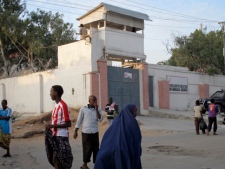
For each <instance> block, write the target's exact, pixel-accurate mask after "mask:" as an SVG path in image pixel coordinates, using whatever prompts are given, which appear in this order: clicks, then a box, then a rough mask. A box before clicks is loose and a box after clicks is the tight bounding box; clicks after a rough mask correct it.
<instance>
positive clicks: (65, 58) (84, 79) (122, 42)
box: [0, 3, 149, 114]
mask: <svg viewBox="0 0 225 169" xmlns="http://www.w3.org/2000/svg"><path fill="white" fill-rule="evenodd" d="M144 20H149V18H148V16H147V15H146V14H142V13H139V12H135V11H131V10H127V9H123V8H119V7H116V6H112V5H109V4H106V3H101V4H100V5H99V6H97V7H96V8H94V9H92V10H91V11H89V12H87V13H86V14H84V15H83V16H81V17H80V18H78V21H79V22H80V23H82V24H83V25H84V27H85V28H87V29H88V30H89V31H88V32H89V36H88V37H87V38H86V39H85V40H80V41H77V42H74V43H71V44H67V45H63V46H59V47H58V68H57V69H54V70H49V71H44V72H38V73H33V74H28V75H24V76H20V77H13V78H7V79H1V80H0V84H1V91H0V92H1V93H0V96H1V98H0V99H3V98H6V99H7V100H8V102H9V106H10V107H12V109H13V110H15V111H18V112H25V113H29V114H30V113H31V114H40V113H42V112H48V111H51V110H52V107H53V104H54V102H53V101H51V99H50V96H49V93H50V89H51V86H53V85H56V84H58V85H61V86H63V88H64V94H63V97H62V98H63V100H65V102H66V103H68V105H69V107H73V108H79V107H81V106H83V105H85V104H87V102H88V96H89V95H96V96H97V98H98V103H99V105H100V106H101V108H102V109H104V108H105V105H106V104H107V102H108V97H113V98H114V101H115V102H116V103H117V104H119V107H120V108H122V107H123V106H125V105H126V104H128V103H135V104H137V106H138V108H139V110H141V111H140V112H141V113H142V114H146V113H148V109H149V102H148V92H145V91H148V84H147V81H148V72H147V70H148V66H147V64H146V63H145V62H144V61H145V59H146V56H145V54H144ZM112 61H119V62H121V64H122V65H123V67H132V68H120V67H112V66H110V65H111V63H112ZM144 90H145V91H144Z"/></svg>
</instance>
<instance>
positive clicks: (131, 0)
mask: <svg viewBox="0 0 225 169" xmlns="http://www.w3.org/2000/svg"><path fill="white" fill-rule="evenodd" d="M111 1H113V0H111ZM126 1H129V2H132V3H135V4H139V5H143V6H147V7H149V8H153V9H158V10H162V11H167V12H169V13H173V14H178V15H180V16H185V17H190V18H195V19H199V20H205V21H210V22H217V23H218V22H219V21H215V20H209V19H203V18H198V17H194V16H190V15H184V14H181V13H178V12H172V11H169V10H165V9H161V8H156V7H153V6H149V5H147V4H143V3H139V2H136V1H133V0H126Z"/></svg>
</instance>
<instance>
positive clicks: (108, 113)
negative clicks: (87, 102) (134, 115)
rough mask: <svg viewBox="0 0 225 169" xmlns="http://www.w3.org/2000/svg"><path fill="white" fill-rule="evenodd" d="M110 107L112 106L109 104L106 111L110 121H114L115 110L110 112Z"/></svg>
mask: <svg viewBox="0 0 225 169" xmlns="http://www.w3.org/2000/svg"><path fill="white" fill-rule="evenodd" d="M110 106H111V104H109V103H108V104H107V105H106V106H105V111H106V112H107V119H108V120H112V119H114V118H113V110H109V108H110Z"/></svg>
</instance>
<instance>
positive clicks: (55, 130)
mask: <svg viewBox="0 0 225 169" xmlns="http://www.w3.org/2000/svg"><path fill="white" fill-rule="evenodd" d="M62 94H63V88H62V87H61V86H59V85H55V86H52V88H51V91H50V96H51V98H52V100H54V101H55V102H56V104H55V107H54V109H53V111H52V117H51V124H47V125H46V132H45V147H46V153H47V157H48V160H49V162H50V164H51V165H52V166H53V167H55V169H62V168H63V169H70V168H71V167H72V162H73V155H72V151H71V147H70V143H69V139H68V137H69V132H68V127H71V119H70V112H69V109H68V106H67V104H66V103H65V102H64V101H63V100H62V99H61V96H62Z"/></svg>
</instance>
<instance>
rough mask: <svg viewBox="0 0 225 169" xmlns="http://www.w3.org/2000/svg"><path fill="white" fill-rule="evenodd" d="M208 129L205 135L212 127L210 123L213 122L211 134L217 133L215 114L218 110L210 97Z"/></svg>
mask: <svg viewBox="0 0 225 169" xmlns="http://www.w3.org/2000/svg"><path fill="white" fill-rule="evenodd" d="M208 112H209V114H208V122H209V124H208V131H207V135H209V132H210V131H211V129H212V124H213V135H217V133H216V131H217V118H216V115H217V113H218V112H219V109H218V106H217V105H216V104H215V100H214V99H211V103H210V104H209V106H208Z"/></svg>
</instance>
